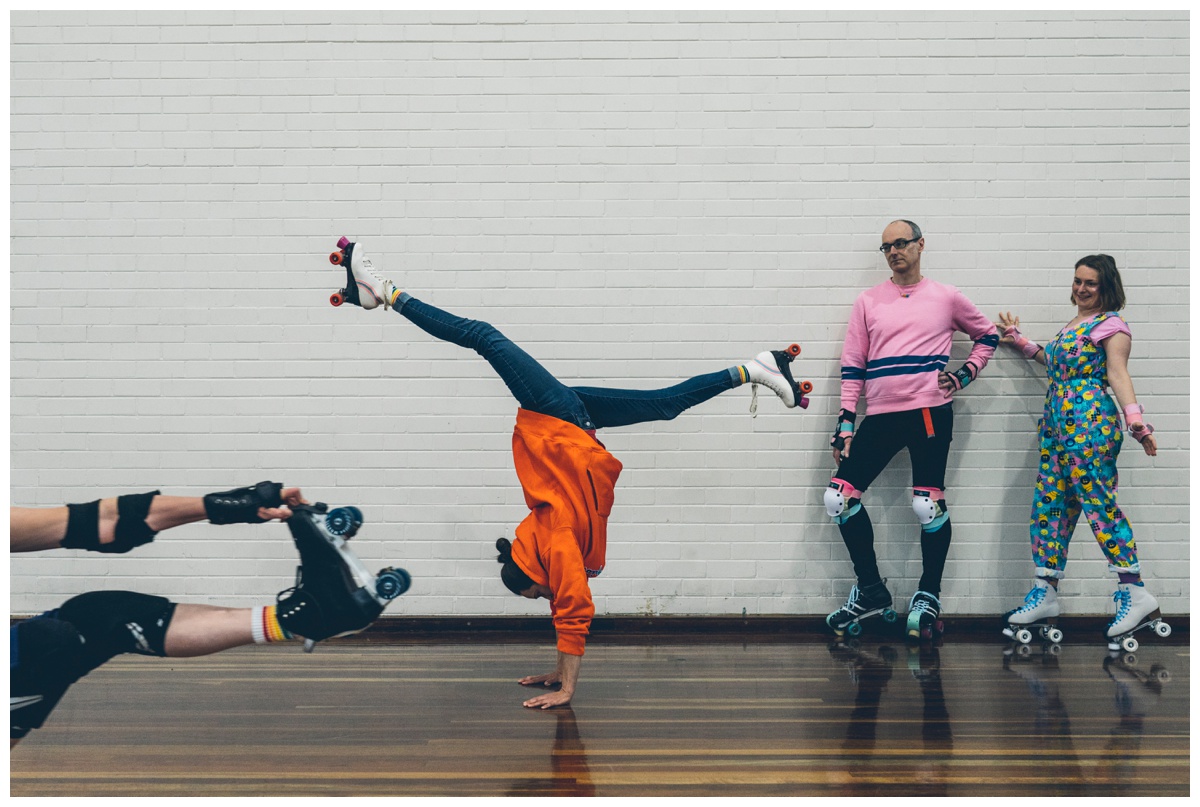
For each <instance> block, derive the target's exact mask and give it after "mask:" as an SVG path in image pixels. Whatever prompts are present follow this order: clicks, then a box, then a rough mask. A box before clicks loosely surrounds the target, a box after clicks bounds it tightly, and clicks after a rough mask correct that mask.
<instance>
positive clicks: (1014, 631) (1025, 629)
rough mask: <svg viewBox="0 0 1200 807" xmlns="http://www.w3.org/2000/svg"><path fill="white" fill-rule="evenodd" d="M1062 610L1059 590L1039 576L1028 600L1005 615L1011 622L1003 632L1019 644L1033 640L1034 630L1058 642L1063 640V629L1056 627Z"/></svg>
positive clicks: (1053, 641) (1030, 590) (1051, 640)
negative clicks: (1059, 602)
mask: <svg viewBox="0 0 1200 807" xmlns="http://www.w3.org/2000/svg"><path fill="white" fill-rule="evenodd" d="M1060 613H1061V610H1060V608H1059V605H1058V591H1057V590H1056V589H1055V588H1054V586H1052V585H1050V584H1049V583H1047V582H1046V581H1045V580H1044V579H1042V578H1040V577H1039V578H1038V579H1037V580H1035V581H1034V582H1033V588H1031V589H1029V593H1028V594H1026V595H1025V603H1024V604H1023V605H1022V606H1021V607H1020V608H1014V609H1013V610H1011V611H1009V612H1008V613H1007V614H1005V615H1004V619H1005V620H1006V621H1007V623H1008V626H1007V627H1005V628H1004V630H1003V631H1001V633H1003V634H1004V635H1005V636H1007V637H1008V638H1010V639H1013V640H1015V641H1016V642H1017V643H1018V644H1029V643H1030V642H1031V641H1033V631H1034V630H1038V632H1039V633H1040V634H1041V637H1042V638H1043V639H1046V640H1047V641H1050V642H1052V643H1054V644H1058V643H1059V642H1061V641H1062V631H1061V630H1059V629H1058V628H1057V627H1056V624H1057V622H1058V617H1059V614H1060Z"/></svg>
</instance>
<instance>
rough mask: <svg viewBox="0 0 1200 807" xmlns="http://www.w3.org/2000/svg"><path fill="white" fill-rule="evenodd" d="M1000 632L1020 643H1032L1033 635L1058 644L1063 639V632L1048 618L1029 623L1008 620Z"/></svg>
mask: <svg viewBox="0 0 1200 807" xmlns="http://www.w3.org/2000/svg"><path fill="white" fill-rule="evenodd" d="M1035 631H1036V633H1035ZM1000 632H1001V633H1003V634H1004V635H1005V636H1007V637H1008V638H1010V639H1012V640H1013V641H1014V642H1016V643H1017V644H1021V645H1029V644H1032V643H1033V639H1034V636H1035V635H1036V636H1037V637H1039V638H1041V639H1044V640H1045V641H1047V642H1049V643H1050V644H1059V643H1061V642H1062V640H1063V632H1062V631H1061V630H1060V629H1059V628H1058V626H1057V624H1056V623H1055V621H1052V620H1049V619H1048V620H1046V621H1045V622H1030V623H1029V624H1018V623H1012V622H1010V623H1009V624H1008V627H1006V628H1005V629H1004V630H1002V631H1000Z"/></svg>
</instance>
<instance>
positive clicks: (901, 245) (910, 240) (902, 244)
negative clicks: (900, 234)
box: [879, 238, 921, 255]
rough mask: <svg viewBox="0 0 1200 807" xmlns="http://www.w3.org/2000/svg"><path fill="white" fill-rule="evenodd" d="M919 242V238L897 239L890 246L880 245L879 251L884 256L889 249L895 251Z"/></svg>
mask: <svg viewBox="0 0 1200 807" xmlns="http://www.w3.org/2000/svg"><path fill="white" fill-rule="evenodd" d="M920 240H921V239H919V238H897V239H896V240H895V241H893V242H892V243H890V244H880V245H879V251H880V252H882V253H883V254H884V255H886V254H887V253H888V250H889V249H891V248H892V247H895V248H896V249H904V248H905V247H907V246H908V245H909V244H915V243H917V242H918V241H920Z"/></svg>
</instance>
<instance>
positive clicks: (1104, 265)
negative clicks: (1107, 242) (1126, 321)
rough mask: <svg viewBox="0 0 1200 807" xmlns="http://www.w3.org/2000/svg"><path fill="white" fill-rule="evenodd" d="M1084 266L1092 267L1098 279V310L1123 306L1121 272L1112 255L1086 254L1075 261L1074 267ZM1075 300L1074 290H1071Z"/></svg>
mask: <svg viewBox="0 0 1200 807" xmlns="http://www.w3.org/2000/svg"><path fill="white" fill-rule="evenodd" d="M1081 266H1086V267H1087V268H1088V269H1094V270H1095V271H1096V274H1097V275H1098V276H1099V277H1098V279H1099V281H1100V310H1101V311H1120V310H1121V309H1122V308H1124V307H1125V287H1124V286H1123V285H1121V273H1120V272H1118V271H1117V262H1116V261H1115V260H1113V256H1112V255H1086V256H1084V257H1082V258H1080V259H1079V260H1077V261H1075V268H1076V269H1078V268H1079V267H1081ZM1071 302H1072V303H1074V302H1075V292H1074V291H1072V292H1071Z"/></svg>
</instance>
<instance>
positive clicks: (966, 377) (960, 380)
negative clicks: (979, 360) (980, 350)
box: [950, 362, 979, 390]
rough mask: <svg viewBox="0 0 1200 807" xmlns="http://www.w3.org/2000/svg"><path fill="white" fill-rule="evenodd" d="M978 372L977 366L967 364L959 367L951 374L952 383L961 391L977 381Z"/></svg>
mask: <svg viewBox="0 0 1200 807" xmlns="http://www.w3.org/2000/svg"><path fill="white" fill-rule="evenodd" d="M978 372H979V371H978V370H976V369H975V365H974V364H971V363H970V362H967V363H966V364H964V365H963V366H962V367H959V368H958V369H957V370H955V371H954V372H953V373H950V383H951V384H953V385H954V389H955V390H960V389H962V388H963V387H965V386H967V384H970V383H971V382H972V381H974V380H975V376H976V374H978Z"/></svg>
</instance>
